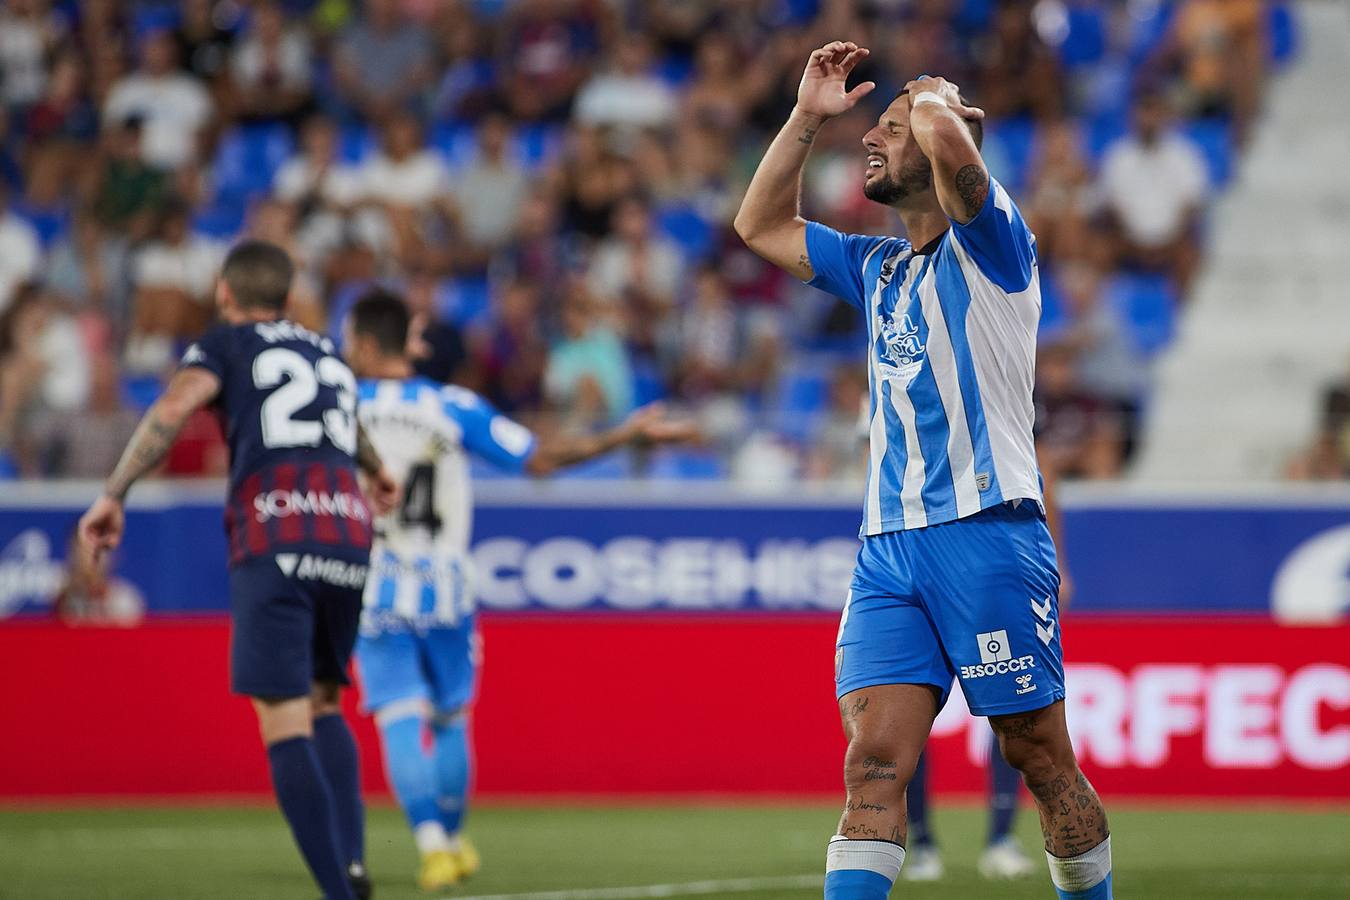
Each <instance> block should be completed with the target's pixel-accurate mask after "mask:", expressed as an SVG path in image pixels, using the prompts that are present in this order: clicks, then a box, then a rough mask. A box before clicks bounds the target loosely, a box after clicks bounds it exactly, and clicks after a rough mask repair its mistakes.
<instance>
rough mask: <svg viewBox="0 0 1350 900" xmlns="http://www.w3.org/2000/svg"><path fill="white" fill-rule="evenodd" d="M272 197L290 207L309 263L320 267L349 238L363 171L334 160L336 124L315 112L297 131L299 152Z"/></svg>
mask: <svg viewBox="0 0 1350 900" xmlns="http://www.w3.org/2000/svg"><path fill="white" fill-rule="evenodd" d="M272 192H273V195H274V196H275V197H276V198H277V199H278V200H281V201H282V202H284V203H287V204H289V205H290V206H291V208H292V209H293V210H294V215H295V218H296V221H297V222H298V224H299V232H298V234H297V238H298V241H299V244H300V246H301V247H303V248H304V251H305V255H306V256H307V257H308V258H309V260H310V262H311V264H313V265H315V266H322V265H323V264H324V262H325V261H326V260H327V258H328V255H329V254H330V253H331V252H332V251H333V250H335V249H336V248H337V247H338V246H340V245H341V244H342V243H343V241H344V240H345V239H346V237H347V216H348V214H349V212H350V211H351V209H352V207H353V206H355V205H356V203H357V202H358V201H359V200H360V199H361V193H362V185H361V172H360V170H359V169H358V168H357V167H356V166H351V165H347V164H346V163H343V162H342V161H341V160H340V159H338V132H337V127H336V126H335V125H334V124H333V123H332V122H331V121H330V120H328V119H326V118H323V117H320V116H315V117H312V118H310V119H309V120H307V121H306V122H305V125H304V128H303V129H302V131H301V133H300V152H299V154H297V155H296V156H293V157H291V158H290V159H288V160H287V161H286V162H285V163H284V164H283V165H282V166H281V168H280V169H278V170H277V173H276V176H275V178H274V180H273V182H272Z"/></svg>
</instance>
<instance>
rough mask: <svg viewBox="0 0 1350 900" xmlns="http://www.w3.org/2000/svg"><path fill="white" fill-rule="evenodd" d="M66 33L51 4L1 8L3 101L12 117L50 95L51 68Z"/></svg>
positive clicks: (14, 1) (32, 1)
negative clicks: (51, 61)
mask: <svg viewBox="0 0 1350 900" xmlns="http://www.w3.org/2000/svg"><path fill="white" fill-rule="evenodd" d="M65 30H66V29H65V21H64V19H62V17H61V16H59V15H57V14H56V13H54V12H53V11H52V9H51V3H50V2H49V0H6V2H5V4H4V7H3V8H0V98H3V100H4V105H5V106H6V107H7V108H8V110H9V111H10V112H11V114H12V113H19V114H23V113H24V112H26V111H27V109H28V107H30V106H32V105H33V104H34V103H36V102H37V101H38V99H39V98H40V97H41V96H42V95H43V93H44V92H45V91H46V87H47V64H48V62H49V61H50V59H51V56H52V53H53V51H54V50H55V49H56V47H57V45H58V44H60V42H61V39H62V37H63V36H64V35H65Z"/></svg>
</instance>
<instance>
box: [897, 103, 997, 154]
mask: <svg viewBox="0 0 1350 900" xmlns="http://www.w3.org/2000/svg"><path fill="white" fill-rule="evenodd" d="M908 93H909V91H906V90H902V91H901V92H900V93H898V94H896V95H895V96H894V97H893V98H892V99H891V102H892V103H894V102H895V101H896V100H899V99H900V98H901V97H903V96H905V95H906V94H908ZM960 99H961V103H962V104H963V105H965V106H970V101H969V100H967V99H966V96H965V94H962V95H961V96H960ZM963 121H964V122H965V123H966V128H967V129H968V130H969V131H970V137H971V139H972V140H974V141H975V149H976V150H983V149H984V122H983V121H981V120H980V119H964V120H963Z"/></svg>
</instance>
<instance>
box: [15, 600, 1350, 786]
mask: <svg viewBox="0 0 1350 900" xmlns="http://www.w3.org/2000/svg"><path fill="white" fill-rule="evenodd" d="M483 630H484V640H485V645H486V668H485V672H484V678H483V686H482V698H481V700H480V702H479V704H478V707H477V710H476V712H475V716H474V730H475V737H476V744H477V750H478V763H479V769H478V779H477V780H478V787H479V790H480V792H482V793H484V794H498V795H502V794H511V795H541V794H549V795H559V794H596V793H609V794H612V793H627V794H653V793H681V794H688V793H719V794H737V793H751V794H769V793H772V794H784V793H787V794H803V793H836V792H837V790H838V785H839V778H840V763H841V753H842V750H843V742H842V738H841V737H840V730H839V725H838V721H837V718H836V713H835V705H834V698H833V691H832V688H833V685H832V683H831V675H832V661H833V641H834V632H835V622H834V620H833V618H832V617H828V616H820V615H815V614H803V615H773V614H764V613H741V614H724V615H706V616H705V615H690V614H641V615H614V614H595V615H583V614H552V615H550V614H542V615H541V614H531V615H525V614H522V615H518V616H516V615H504V614H499V615H495V616H488V617H487V618H486V621H485V622H484V626H483ZM1065 640H1066V642H1067V652H1068V660H1067V663H1068V672H1069V675H1068V678H1069V693H1070V708H1069V716H1070V725H1071V727H1072V729H1073V732H1074V737H1075V742H1076V745H1077V747H1078V749H1079V754H1080V757H1081V758H1082V759H1083V761H1084V768H1085V769H1087V771H1088V772H1089V774H1090V775H1091V776H1092V777H1093V779H1094V780H1095V781H1096V782H1097V784H1098V786H1099V788H1101V789H1102V790H1103V792H1105V793H1107V794H1109V795H1116V796H1123V795H1130V796H1140V797H1145V796H1147V797H1219V796H1225V797H1244V798H1254V797H1272V798H1277V797H1282V798H1306V799H1339V800H1344V799H1346V798H1350V777H1347V776H1350V658H1348V655H1347V652H1346V648H1347V647H1350V627H1317V628H1289V627H1282V626H1278V625H1276V624H1274V623H1272V622H1270V621H1268V620H1265V619H1214V618H1208V619H1207V618H1194V617H1192V618H1186V619H1156V618H1155V619H1139V618H1111V619H1106V618H1095V617H1086V616H1084V617H1079V618H1077V619H1075V620H1071V621H1069V622H1067V623H1066V624H1065ZM227 647H228V627H227V625H226V623H225V621H224V620H223V619H219V618H215V617H211V618H202V619H186V620H184V619H179V620H152V621H150V622H149V623H148V624H146V625H143V626H141V627H139V628H135V629H128V630H115V629H96V628H66V627H62V626H59V625H56V624H49V623H45V622H43V623H34V622H11V623H7V624H6V625H5V626H3V627H0V684H3V686H4V687H3V691H2V692H0V735H3V739H0V797H5V798H35V797H45V796H74V795H98V796H123V797H140V796H165V795H213V794H214V795H218V794H245V795H248V794H254V795H261V794H264V793H266V792H267V790H268V781H267V771H266V767H265V760H264V756H263V754H262V752H261V749H260V747H259V745H258V739H257V735H256V729H255V726H254V724H253V721H252V713H251V712H250V710H249V708H248V704H247V702H246V701H244V700H242V699H240V698H236V697H231V696H230V695H229V694H228V692H227V688H226V681H227V679H226V655H227ZM358 721H359V731H358V737H359V740H360V742H361V745H362V748H363V753H364V759H365V766H366V784H367V786H368V787H369V788H371V789H373V790H383V789H384V788H383V778H382V776H381V774H380V771H379V761H378V753H377V745H376V741H375V735H374V731H373V729H372V727H371V725H370V720H369V719H368V718H364V717H360V718H359V720H358ZM987 746H988V730H987V726H985V725H984V723H983V722H981V721H979V720H975V719H971V718H970V717H969V716H968V715H967V714H966V713H965V712H964V707H963V705H962V704H961V702H960V697H959V692H957V693H955V694H954V695H953V702H952V704H949V708H948V709H947V710H945V711H944V713H943V715H942V716H941V717H940V718H939V720H938V723H937V726H936V729H935V737H934V741H933V744H932V748H933V758H932V759H933V765H932V768H933V773H934V779H935V786H936V788H937V789H938V790H939V791H962V792H974V791H978V790H980V789H981V786H982V785H983V784H984V777H983V774H982V772H981V770H980V768H979V766H978V765H977V760H978V759H979V757H980V755H981V754H983V753H984V752H986V750H987Z"/></svg>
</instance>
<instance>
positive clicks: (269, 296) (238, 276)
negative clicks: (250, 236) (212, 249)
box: [220, 240, 295, 312]
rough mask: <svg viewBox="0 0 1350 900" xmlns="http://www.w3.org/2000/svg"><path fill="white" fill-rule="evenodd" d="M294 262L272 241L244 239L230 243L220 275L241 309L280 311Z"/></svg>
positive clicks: (288, 292) (284, 303)
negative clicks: (232, 244) (231, 247)
mask: <svg viewBox="0 0 1350 900" xmlns="http://www.w3.org/2000/svg"><path fill="white" fill-rule="evenodd" d="M294 276H295V266H294V265H293V264H292V263H291V258H290V256H288V255H287V254H286V251H285V250H282V249H281V248H280V247H278V246H277V245H276V244H269V243H268V242H267V241H257V240H247V241H241V242H239V243H238V244H235V245H234V249H232V250H231V251H230V253H229V255H228V256H226V257H225V264H224V265H222V266H221V267H220V277H221V278H223V279H225V283H226V284H227V285H229V287H230V293H232V294H234V299H235V301H236V302H237V303H238V304H239V305H240V306H242V307H244V308H245V309H267V310H272V311H273V312H281V310H283V309H285V308H286V298H287V297H288V296H289V295H290V293H291V279H292V278H293V277H294Z"/></svg>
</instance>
